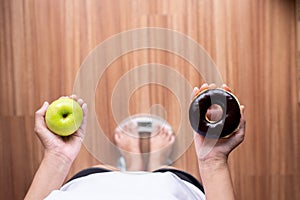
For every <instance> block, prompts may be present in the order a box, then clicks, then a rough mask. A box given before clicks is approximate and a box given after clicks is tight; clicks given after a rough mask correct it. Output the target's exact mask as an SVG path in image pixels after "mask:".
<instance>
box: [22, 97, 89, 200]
mask: <svg viewBox="0 0 300 200" xmlns="http://www.w3.org/2000/svg"><path fill="white" fill-rule="evenodd" d="M71 98H73V99H74V100H77V102H78V103H79V105H80V106H81V107H82V110H83V122H82V124H81V126H80V128H79V129H78V130H77V131H76V132H75V133H74V134H72V135H71V136H67V137H61V136H58V135H55V134H53V133H52V132H51V131H49V130H48V128H47V126H46V123H45V113H46V110H47V108H48V106H49V104H48V102H45V103H44V104H43V106H42V107H41V108H40V109H39V110H38V111H37V112H36V113H35V133H36V134H37V136H38V138H39V139H40V141H41V142H42V144H43V146H44V149H45V151H44V156H43V159H42V162H41V164H40V166H39V168H38V170H37V172H36V174H35V176H34V179H33V181H32V184H31V186H30V188H29V190H28V192H27V195H26V196H25V199H26V200H30V199H44V198H45V197H46V196H47V195H49V193H50V192H51V191H53V190H55V189H59V188H60V187H61V186H62V184H63V182H64V180H65V178H66V176H67V174H68V172H69V170H70V167H71V165H72V163H73V161H74V160H75V158H76V157H77V155H78V153H79V150H80V148H81V145H82V141H83V138H84V135H85V129H86V124H87V112H88V111H87V105H86V104H85V103H84V102H83V100H82V99H77V98H76V96H71Z"/></svg>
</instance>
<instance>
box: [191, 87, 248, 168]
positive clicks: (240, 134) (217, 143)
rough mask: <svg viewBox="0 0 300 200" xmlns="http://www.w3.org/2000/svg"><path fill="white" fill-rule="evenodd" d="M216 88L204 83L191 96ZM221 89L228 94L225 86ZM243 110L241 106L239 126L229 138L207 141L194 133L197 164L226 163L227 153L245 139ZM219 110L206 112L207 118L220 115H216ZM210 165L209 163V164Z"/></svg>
mask: <svg viewBox="0 0 300 200" xmlns="http://www.w3.org/2000/svg"><path fill="white" fill-rule="evenodd" d="M215 87H216V86H215V85H214V84H212V85H207V84H206V83H205V84H203V85H202V86H201V87H200V89H198V88H195V89H194V91H193V96H195V95H197V94H198V93H199V92H201V91H203V90H206V89H213V88H215ZM222 88H223V89H224V90H227V91H229V92H231V91H230V88H228V87H227V86H226V85H223V86H222ZM244 110H245V107H244V106H243V105H241V111H242V113H241V119H240V125H239V128H238V130H237V131H235V132H234V133H232V135H231V136H230V137H229V138H221V139H218V140H216V139H209V138H205V137H204V136H202V135H200V134H197V133H195V138H194V141H195V148H196V152H197V156H198V160H199V162H200V163H199V164H201V163H202V164H205V163H210V162H221V163H226V162H227V158H228V155H229V153H230V152H231V151H232V150H233V149H234V148H236V147H237V146H238V145H239V144H240V143H241V142H242V141H243V140H244V137H245V124H246V122H245V118H244ZM218 112H219V110H214V108H212V110H208V112H207V114H208V115H210V116H209V117H210V118H212V120H213V118H214V117H216V118H217V117H218V116H219V115H220V113H218ZM210 164H211V163H210Z"/></svg>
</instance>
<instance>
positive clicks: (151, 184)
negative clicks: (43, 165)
mask: <svg viewBox="0 0 300 200" xmlns="http://www.w3.org/2000/svg"><path fill="white" fill-rule="evenodd" d="M46 199H47V200H51V199H63V200H69V199H72V200H76V199H87V200H89V199H99V200H100V199H101V200H102V199H105V200H114V199H116V200H125V199H128V200H136V199H138V200H141V199H142V200H150V199H151V200H160V199H162V200H175V199H176V200H177V199H182V200H205V196H204V194H203V192H202V191H201V190H199V189H198V188H197V187H196V186H194V185H193V184H191V183H189V182H187V181H184V180H182V179H180V178H179V177H178V176H176V175H175V174H173V173H171V172H164V173H160V172H156V173H151V172H126V173H125V172H105V173H95V174H91V175H88V176H84V177H81V178H77V179H74V180H72V181H70V182H69V183H67V184H65V185H64V186H63V187H62V188H61V189H60V190H54V191H52V192H51V193H50V195H49V196H48V197H47V198H46Z"/></svg>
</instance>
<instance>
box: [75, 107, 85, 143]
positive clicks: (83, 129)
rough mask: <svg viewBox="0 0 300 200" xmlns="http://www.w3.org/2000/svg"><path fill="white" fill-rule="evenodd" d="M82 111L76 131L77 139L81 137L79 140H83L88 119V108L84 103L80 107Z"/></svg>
mask: <svg viewBox="0 0 300 200" xmlns="http://www.w3.org/2000/svg"><path fill="white" fill-rule="evenodd" d="M82 111H83V120H82V123H81V125H80V127H79V129H78V130H77V133H78V135H79V137H81V139H82V140H83V139H84V136H85V132H86V126H87V119H88V107H87V104H86V103H84V104H83V105H82Z"/></svg>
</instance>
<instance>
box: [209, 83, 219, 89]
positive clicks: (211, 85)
mask: <svg viewBox="0 0 300 200" xmlns="http://www.w3.org/2000/svg"><path fill="white" fill-rule="evenodd" d="M208 88H209V89H216V88H217V85H216V84H214V83H211V84H209V86H208Z"/></svg>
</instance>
